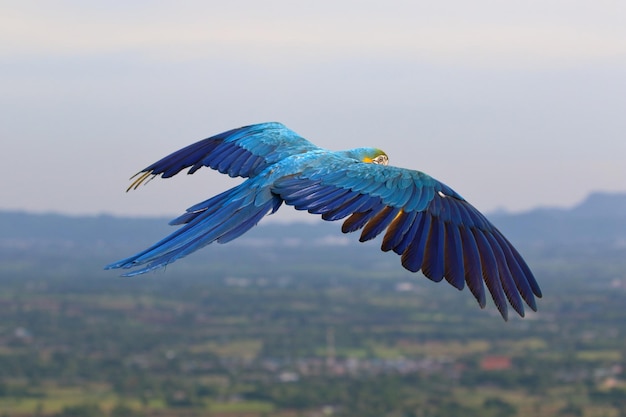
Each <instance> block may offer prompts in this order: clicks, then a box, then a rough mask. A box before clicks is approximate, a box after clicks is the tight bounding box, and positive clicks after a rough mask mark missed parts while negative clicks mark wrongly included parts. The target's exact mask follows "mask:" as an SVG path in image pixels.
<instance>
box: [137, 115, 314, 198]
mask: <svg viewBox="0 0 626 417" xmlns="http://www.w3.org/2000/svg"><path fill="white" fill-rule="evenodd" d="M316 149H319V148H318V147H317V146H315V145H313V144H312V143H311V142H309V141H308V140H306V139H304V138H302V137H301V136H299V135H298V134H297V133H295V132H294V131H292V130H290V129H288V128H287V127H285V126H284V125H282V124H281V123H276V122H270V123H260V124H256V125H250V126H244V127H240V128H238V129H233V130H229V131H227V132H224V133H220V134H218V135H215V136H211V137H209V138H207V139H204V140H201V141H199V142H196V143H193V144H191V145H189V146H186V147H184V148H182V149H180V150H178V151H176V152H174V153H172V154H170V155H168V156H166V157H164V158H162V159H160V160H158V161H157V162H155V163H154V164H152V165H149V166H148V167H146V168H144V169H143V170H141V171H140V172H139V173H137V174H136V176H138V178H137V179H136V180H135V181H134V182H133V183H132V184H131V186H130V187H129V188H128V189H129V190H130V189H136V188H137V187H139V185H141V184H142V183H144V182H145V180H146V179H148V178H154V177H156V176H159V175H160V176H161V177H162V178H169V177H173V176H174V175H176V174H178V173H179V172H180V171H182V170H183V169H185V168H189V171H188V174H193V173H194V172H196V171H197V170H198V169H200V168H202V167H203V166H206V167H210V168H212V169H216V170H218V171H219V172H221V173H223V174H228V175H230V176H231V177H237V176H239V177H254V176H255V175H257V174H258V173H259V172H261V171H262V170H264V169H265V168H266V167H268V166H269V165H272V164H274V163H276V162H278V161H280V160H282V159H284V158H286V157H288V156H290V155H296V154H299V153H304V152H308V151H311V150H316ZM133 178H134V177H133Z"/></svg>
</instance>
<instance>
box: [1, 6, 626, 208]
mask: <svg viewBox="0 0 626 417" xmlns="http://www.w3.org/2000/svg"><path fill="white" fill-rule="evenodd" d="M624 19H626V3H625V2H623V1H606V0H599V1H598V0H596V1H575V0H574V1H557V0H541V1H535V0H525V1H510V2H502V1H495V0H494V1H487V0H477V1H472V2H467V1H464V0H456V1H441V2H422V1H417V2H416V1H390V2H380V1H376V2H374V1H315V2H313V1H300V2H294V1H288V0H283V1H271V0H270V1H264V2H257V1H236V0H235V1H229V2H221V1H220V2H217V1H209V2H206V1H177V2H159V3H158V4H157V2H148V1H136V2H120V1H111V2H106V3H102V4H97V3H96V2H79V1H57V2H39V1H20V2H2V1H0V88H1V91H2V94H0V115H1V116H0V117H1V123H0V138H1V140H2V152H1V153H0V177H1V178H2V183H1V184H2V198H1V199H0V209H10V210H28V211H34V212H48V211H53V212H61V213H69V214H99V213H109V214H116V215H131V216H140V215H175V214H177V213H179V212H182V211H183V210H184V209H186V208H187V207H189V206H191V205H193V204H194V203H196V202H199V201H202V200H204V199H206V198H208V197H210V196H211V195H213V194H216V193H217V192H219V191H223V190H224V189H226V188H229V187H231V186H233V185H235V184H237V183H238V181H237V180H233V179H230V178H228V177H227V176H224V175H221V174H219V173H217V172H215V171H211V170H209V169H202V170H200V171H198V172H197V173H196V174H194V175H193V176H186V175H182V174H179V177H180V178H178V177H176V178H173V179H168V180H160V181H156V180H155V181H152V182H151V183H150V184H149V185H148V186H146V187H141V188H140V189H139V190H138V191H135V192H132V193H128V194H126V193H125V189H126V187H127V186H128V184H129V182H128V178H129V177H130V176H131V175H133V174H134V173H135V172H137V171H139V170H140V169H142V168H144V167H145V166H147V165H149V164H151V163H152V162H154V161H156V160H157V159H160V158H161V157H163V156H165V155H167V154H169V153H171V152H173V151H175V150H177V149H179V148H181V147H183V146H186V145H188V144H190V143H192V142H195V141H197V140H200V139H203V138H204V137H207V136H210V135H212V134H216V133H219V132H221V131H224V130H228V129H231V128H234V127H238V126H242V125H247V124H252V123H258V122H264V121H280V122H282V123H284V124H286V125H287V126H288V127H290V128H291V129H293V130H295V131H296V132H298V133H300V134H301V135H302V136H305V137H306V138H308V139H309V140H311V141H312V142H314V143H316V144H317V145H319V146H322V147H325V148H330V149H344V148H353V147H360V146H375V147H379V148H382V149H383V150H385V151H386V152H387V153H388V154H389V157H390V163H391V164H393V165H397V166H402V167H406V168H412V169H417V170H420V171H424V172H426V173H428V174H430V175H432V176H433V177H435V178H437V179H439V180H441V181H443V182H445V183H446V184H448V185H450V186H451V187H452V188H454V189H455V190H456V191H457V192H459V193H460V194H461V195H463V196H464V197H465V198H466V199H468V200H469V201H470V202H472V203H473V204H474V205H475V206H476V207H477V208H479V209H480V210H482V211H484V212H489V211H493V210H496V209H501V208H503V209H506V210H509V211H522V210H527V209H529V208H532V207H536V206H560V207H563V206H571V205H573V204H575V203H577V202H578V201H580V200H581V199H583V198H584V197H585V196H586V195H587V194H588V193H589V192H591V191H626V138H625V137H624V136H625V133H626V77H625V76H624V74H626V25H624V24H623V22H624ZM281 211H282V212H285V213H283V214H281V216H282V217H281V218H285V219H289V218H292V216H293V215H292V214H291V213H292V212H293V211H294V210H291V209H287V210H285V209H283V210H281Z"/></svg>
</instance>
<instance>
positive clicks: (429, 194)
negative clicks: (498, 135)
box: [107, 123, 541, 319]
mask: <svg viewBox="0 0 626 417" xmlns="http://www.w3.org/2000/svg"><path fill="white" fill-rule="evenodd" d="M387 161H388V159H387V155H386V154H385V153H384V152H383V151H381V150H380V149H376V148H357V149H352V150H347V151H329V150H326V149H322V148H319V147H317V146H315V145H313V144H312V143H311V142H309V141H307V140H306V139H304V138H302V137H300V136H299V135H297V134H296V133H295V132H293V131H291V130H289V129H287V128H286V127H285V126H283V125H282V124H280V123H262V124H258V125H252V126H246V127H242V128H239V129H234V130H231V131H228V132H224V133H222V134H219V135H216V136H212V137H210V138H207V139H204V140H202V141H200V142H197V143H194V144H192V145H189V146H187V147H185V148H183V149H181V150H179V151H177V152H174V153H173V154H171V155H168V156H167V157H165V158H163V159H161V160H159V161H157V162H156V163H154V164H152V165H150V166H149V167H147V168H145V169H144V170H142V171H141V172H140V173H139V174H138V175H139V177H138V178H137V179H136V180H135V181H134V182H133V183H132V184H131V186H130V187H129V190H130V189H131V188H132V189H135V188H137V187H138V186H139V185H141V184H142V183H143V182H144V181H146V180H149V179H152V178H153V177H155V176H158V175H161V176H162V177H164V178H168V177H171V176H173V175H175V174H177V173H178V172H180V171H181V170H183V169H185V168H189V171H188V173H189V174H192V173H194V172H195V171H196V170H198V169H199V168H201V167H203V166H208V167H211V168H213V169H216V170H218V171H220V172H222V173H225V174H228V175H230V176H233V177H234V176H241V177H246V178H247V180H245V181H244V182H243V183H241V184H240V185H238V186H236V187H234V188H232V189H230V190H227V191H225V192H223V193H221V194H219V195H217V196H215V197H212V198H210V199H208V200H206V201H203V202H201V203H199V204H196V205H194V206H192V207H190V208H189V209H187V211H186V213H184V214H182V215H181V216H179V217H178V218H176V219H174V220H172V221H171V222H170V224H174V225H182V226H181V227H180V228H179V229H177V230H176V231H174V232H173V233H172V234H170V235H169V236H167V237H165V238H164V239H163V240H161V241H159V242H157V243H156V244H154V245H153V246H151V247H149V248H148V249H146V250H144V251H142V252H139V253H137V254H135V255H133V256H131V257H129V258H126V259H123V260H121V261H118V262H115V263H113V264H110V265H108V266H107V269H113V268H133V267H139V266H143V267H142V268H140V269H138V270H135V271H132V272H129V273H128V274H126V275H129V276H131V275H137V274H141V273H145V272H147V271H150V270H153V269H156V268H160V267H163V266H165V265H167V264H169V263H171V262H174V261H175V260H177V259H180V258H182V257H184V256H186V255H188V254H190V253H192V252H194V251H196V250H198V249H200V248H202V247H203V246H206V245H208V244H210V243H212V242H214V241H217V242H220V243H226V242H228V241H230V240H233V239H235V238H237V237H239V236H241V235H242V234H243V233H245V232H246V231H248V230H249V229H250V228H252V227H253V226H255V225H256V224H257V223H258V222H259V221H260V220H261V218H262V217H263V216H265V215H267V214H271V213H274V212H275V211H276V210H278V208H279V207H280V206H281V204H282V203H286V204H288V205H291V206H294V207H295V208H296V209H298V210H307V211H309V212H310V213H314V214H321V215H322V218H323V219H324V220H330V221H332V220H339V219H343V218H346V217H347V219H346V220H345V222H344V224H343V227H342V231H343V232H344V233H347V232H353V231H356V230H359V229H361V228H363V232H362V234H361V238H360V240H361V241H366V240H369V239H372V238H374V237H376V236H377V235H378V234H380V233H382V232H383V231H385V235H384V238H383V242H382V250H384V251H390V250H393V251H394V252H396V253H398V254H399V255H401V257H402V258H401V260H402V265H403V266H404V267H405V268H407V269H408V270H410V271H413V272H416V271H419V270H421V271H422V272H423V273H424V275H425V276H427V277H428V278H430V279H432V280H434V281H440V280H442V279H444V278H445V279H446V280H447V281H448V282H449V283H450V284H452V285H453V286H455V287H456V288H458V289H462V288H463V287H464V285H465V284H467V286H468V287H469V289H470V291H472V293H473V294H474V296H475V297H476V299H477V300H478V302H479V304H480V305H481V307H483V306H484V305H485V301H486V300H485V291H484V286H483V282H484V283H485V284H486V285H487V288H488V290H489V291H490V293H491V296H492V298H493V299H494V301H495V303H496V306H497V307H498V310H499V311H500V313H501V314H502V316H503V317H504V318H505V319H506V318H507V301H506V300H508V302H509V304H510V305H511V306H512V307H513V308H514V309H515V311H517V312H518V313H519V314H520V315H522V316H523V315H524V308H523V305H522V304H523V302H522V299H523V300H524V301H525V302H526V304H528V305H529V306H530V307H531V308H532V309H533V310H536V305H535V299H534V296H538V297H540V296H541V291H540V289H539V286H538V285H537V282H536V281H535V278H534V277H533V274H532V272H531V271H530V269H529V268H528V266H527V265H526V263H525V262H524V260H523V259H522V257H521V256H520V255H519V253H518V252H517V251H516V250H515V248H514V247H513V246H512V245H511V244H510V243H509V242H508V241H507V240H506V238H505V237H504V236H503V235H502V234H501V233H500V232H499V231H498V230H497V229H496V228H495V227H494V226H493V225H492V224H491V223H490V222H489V221H488V220H487V219H486V218H485V217H484V216H483V215H482V214H481V213H480V212H478V210H476V209H475V208H474V207H473V206H471V205H470V204H469V203H467V202H466V201H465V200H464V199H463V198H462V197H461V196H460V195H458V194H457V193H456V192H454V191H453V190H452V189H450V188H449V187H448V186H446V185H444V184H443V183H441V182H439V181H437V180H435V179H434V178H432V177H430V176H428V175H426V174H424V173H422V172H419V171H414V170H408V169H403V168H397V167H393V166H387Z"/></svg>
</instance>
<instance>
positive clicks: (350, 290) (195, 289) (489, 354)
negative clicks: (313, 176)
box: [0, 195, 626, 417]
mask: <svg viewBox="0 0 626 417" xmlns="http://www.w3.org/2000/svg"><path fill="white" fill-rule="evenodd" d="M607 207H609V208H610V209H607ZM625 207H626V195H595V196H592V197H590V199H589V200H587V201H585V202H583V203H582V204H581V205H580V206H578V207H575V208H573V209H570V210H556V209H544V210H536V211H533V212H529V213H524V214H520V215H508V214H502V213H501V214H497V215H494V216H491V217H492V218H493V219H494V222H495V223H496V224H497V225H498V226H499V227H501V229H502V230H503V231H504V232H505V234H507V236H509V237H510V239H511V240H512V241H513V242H514V243H515V244H516V246H518V248H519V249H520V251H521V252H522V253H523V254H524V256H525V257H526V259H527V260H528V263H529V265H530V266H531V267H532V268H533V271H534V272H535V275H536V277H537V279H538V281H539V283H540V285H541V287H542V290H543V294H544V297H543V298H542V299H540V300H539V301H538V307H539V311H538V312H537V313H534V312H532V311H527V314H526V317H525V318H519V317H517V316H515V317H513V316H512V315H511V317H510V318H509V321H508V322H505V321H503V320H502V318H501V317H500V316H499V314H498V312H497V310H496V308H495V307H494V306H493V304H489V303H488V305H487V307H486V308H485V309H484V310H481V309H480V308H479V306H478V305H477V303H476V301H475V300H474V298H473V297H472V295H471V294H470V293H469V291H467V290H464V291H461V292H459V291H457V290H455V289H454V288H453V287H451V286H450V285H448V284H446V283H433V282H430V281H429V280H427V279H426V278H424V277H423V276H422V275H420V274H411V273H409V272H406V271H404V270H403V268H402V267H401V265H400V262H399V259H398V257H397V256H395V255H393V254H388V253H387V254H385V253H380V251H379V249H378V245H379V244H380V243H379V242H372V243H368V244H359V243H358V242H357V240H358V239H357V236H349V235H348V236H345V235H342V234H341V232H340V231H339V227H338V224H329V223H323V222H320V223H315V224H295V225H281V224H269V225H261V226H259V227H257V228H256V229H255V230H254V231H252V232H251V233H250V234H249V235H246V236H244V237H242V238H241V239H240V240H237V241H234V242H231V243H229V244H227V245H212V246H210V247H208V248H206V249H204V250H202V251H200V252H198V253H197V254H195V255H194V256H191V257H189V258H187V259H185V260H184V261H180V262H177V263H175V264H173V265H171V266H168V267H167V268H166V269H165V270H163V271H157V272H155V273H151V274H147V275H144V276H140V277H135V278H121V277H118V276H117V274H116V273H115V272H111V271H103V270H102V267H103V265H105V264H106V263H108V262H111V261H112V260H115V259H117V258H119V257H121V256H125V255H129V254H131V253H134V252H136V251H137V250H139V249H142V248H143V247H144V246H145V245H146V244H149V243H151V242H152V241H154V240H155V239H158V238H159V236H162V235H163V234H164V233H165V232H167V231H168V229H167V228H168V226H167V225H166V221H165V220H164V219H121V218H114V217H108V216H100V217H83V218H79V217H66V216H61V215H35V214H26V213H14V212H3V213H0V283H1V285H2V291H0V316H1V317H2V321H1V322H0V410H1V411H0V416H11V417H17V416H50V417H52V416H70V417H80V416H83V417H91V416H102V417H108V416H110V417H121V416H129V417H133V416H145V417H150V416H190V417H191V416H223V417H226V416H230V417H237V416H242V417H244V416H245V417H257V416H258V417H261V416H263V417H269V416H285V417H287V416H289V417H296V416H303V417H304V416H340V417H341V416H358V417H368V416H372V417H384V416H388V417H439V416H441V417H443V416H464V417H473V416H481V417H490V416H493V417H496V416H497V417H507V416H564V417H565V416H581V417H617V416H626V373H625V367H626V308H625V306H626V214H624V213H626V210H624V208H625Z"/></svg>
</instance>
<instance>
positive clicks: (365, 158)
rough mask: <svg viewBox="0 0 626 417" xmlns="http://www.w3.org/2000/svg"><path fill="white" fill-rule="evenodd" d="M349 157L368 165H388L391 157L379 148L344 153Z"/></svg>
mask: <svg viewBox="0 0 626 417" xmlns="http://www.w3.org/2000/svg"><path fill="white" fill-rule="evenodd" d="M344 153H345V154H346V156H347V157H349V158H354V159H357V160H359V161H361V162H365V163H368V164H379V165H387V164H388V163H389V157H388V156H387V154H386V153H385V152H383V151H382V150H380V149H378V148H356V149H350V150H348V151H344Z"/></svg>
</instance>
